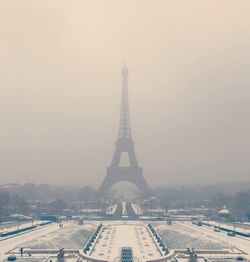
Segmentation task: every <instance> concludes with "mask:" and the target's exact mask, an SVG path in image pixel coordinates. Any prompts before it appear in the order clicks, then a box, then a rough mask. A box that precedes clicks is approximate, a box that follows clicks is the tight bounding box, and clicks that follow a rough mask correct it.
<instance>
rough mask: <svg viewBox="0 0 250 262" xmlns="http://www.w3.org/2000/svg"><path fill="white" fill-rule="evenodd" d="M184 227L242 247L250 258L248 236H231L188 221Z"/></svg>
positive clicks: (249, 240) (183, 224)
mask: <svg viewBox="0 0 250 262" xmlns="http://www.w3.org/2000/svg"><path fill="white" fill-rule="evenodd" d="M181 225H182V226H184V227H187V228H190V229H192V230H193V231H198V232H200V233H203V234H204V237H206V236H210V237H213V238H217V239H219V240H221V241H222V242H224V243H227V244H228V245H231V246H233V247H236V248H238V249H240V250H241V251H243V252H245V253H246V254H248V258H250V239H247V238H241V237H238V236H235V237H230V236H228V235H227V234H226V233H223V232H214V231H213V229H212V228H208V227H204V226H202V227H199V226H196V225H192V224H188V223H182V224H181Z"/></svg>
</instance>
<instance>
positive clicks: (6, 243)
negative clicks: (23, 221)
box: [0, 224, 58, 261]
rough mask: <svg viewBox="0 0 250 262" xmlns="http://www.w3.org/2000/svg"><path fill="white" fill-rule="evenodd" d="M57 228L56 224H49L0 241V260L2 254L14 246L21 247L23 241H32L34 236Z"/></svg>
mask: <svg viewBox="0 0 250 262" xmlns="http://www.w3.org/2000/svg"><path fill="white" fill-rule="evenodd" d="M57 229H58V224H50V225H47V226H44V227H41V228H39V229H37V230H35V231H30V232H28V233H25V234H22V235H18V236H16V237H13V238H9V239H6V240H3V241H0V261H2V260H3V258H4V254H5V253H6V252H8V251H10V250H12V249H13V248H14V247H21V246H22V244H23V243H25V242H27V241H32V239H34V238H37V237H40V236H42V235H46V234H48V233H50V232H52V231H55V230H57Z"/></svg>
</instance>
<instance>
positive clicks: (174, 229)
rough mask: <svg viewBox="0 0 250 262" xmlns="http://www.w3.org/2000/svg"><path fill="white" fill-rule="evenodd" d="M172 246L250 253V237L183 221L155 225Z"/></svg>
mask: <svg viewBox="0 0 250 262" xmlns="http://www.w3.org/2000/svg"><path fill="white" fill-rule="evenodd" d="M155 228H156V229H157V230H158V232H159V233H160V234H161V236H162V238H163V239H164V241H165V242H166V244H167V245H168V246H169V247H170V248H175V249H176V248H185V247H193V248H196V249H223V248H238V249H240V250H242V251H243V252H245V253H246V254H248V257H249V255H250V239H248V238H241V237H237V236H235V237H230V236H228V235H227V234H226V233H224V232H214V231H213V228H208V227H204V226H202V227H199V226H196V225H192V224H191V223H187V222H183V223H178V224H176V223H175V224H173V225H171V226H169V225H166V224H164V225H163V224H161V225H157V226H156V227H155Z"/></svg>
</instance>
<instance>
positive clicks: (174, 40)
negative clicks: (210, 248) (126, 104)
mask: <svg viewBox="0 0 250 262" xmlns="http://www.w3.org/2000/svg"><path fill="white" fill-rule="evenodd" d="M249 10H250V1H249V0H241V1H239V0H234V1H232V0H220V1H218V0H204V1H198V0H188V1H186V0H182V1H178V0H176V1H168V0H159V1H147V0H140V1H139V0H137V1H134V0H133V1H132V0H130V1H117V0H113V1H101V0H100V1H95V0H94V1H93V0H91V1H84V0H75V1H62V0H57V1H56V0H52V1H51V0H40V1H39V0H37V1H34V0H29V1H28V0H22V1H20V0H16V1H12V0H0V120H1V128H0V145H1V146H0V162H1V163H0V183H4V182H14V181H18V182H38V183H48V182H51V183H60V184H62V183H63V184H64V183H69V184H82V185H85V184H90V185H93V186H95V187H97V186H99V184H100V183H101V181H102V179H103V178H104V176H105V172H106V167H107V166H108V165H109V164H110V161H111V159H112V156H113V151H114V142H115V140H116V137H117V132H118V120H119V110H120V96H121V73H120V71H121V66H122V64H123V62H124V61H125V60H126V61H127V64H128V66H129V70H130V75H129V92H130V109H131V119H132V129H133V131H132V132H133V137H134V140H135V143H136V144H135V150H136V153H137V156H138V159H139V163H140V165H141V166H142V167H143V168H144V175H145V178H146V179H147V180H148V182H149V183H150V184H152V185H163V184H165V185H168V184H187V183H192V182H196V183H214V182H216V181H223V180H226V181H227V182H230V181H231V182H233V181H236V180H241V181H244V180H250V117H249V112H250V52H249V50H250V16H249Z"/></svg>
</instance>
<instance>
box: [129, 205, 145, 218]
mask: <svg viewBox="0 0 250 262" xmlns="http://www.w3.org/2000/svg"><path fill="white" fill-rule="evenodd" d="M131 206H132V209H133V211H134V212H135V214H136V215H139V216H140V215H142V214H143V210H142V208H141V206H140V205H139V204H138V203H131Z"/></svg>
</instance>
